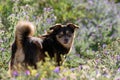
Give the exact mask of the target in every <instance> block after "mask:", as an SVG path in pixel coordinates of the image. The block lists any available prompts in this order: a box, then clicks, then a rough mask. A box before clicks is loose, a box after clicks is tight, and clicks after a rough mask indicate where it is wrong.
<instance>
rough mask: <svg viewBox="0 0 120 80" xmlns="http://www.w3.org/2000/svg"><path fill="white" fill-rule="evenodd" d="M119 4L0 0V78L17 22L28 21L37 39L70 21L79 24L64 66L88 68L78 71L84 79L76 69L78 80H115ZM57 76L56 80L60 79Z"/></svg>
mask: <svg viewBox="0 0 120 80" xmlns="http://www.w3.org/2000/svg"><path fill="white" fill-rule="evenodd" d="M119 2H120V0H0V73H3V74H0V79H2V78H4V77H3V75H5V73H6V71H7V70H8V62H9V59H10V56H11V48H10V46H11V44H12V42H13V41H14V27H15V25H16V24H17V22H18V21H20V20H28V21H31V22H33V24H34V25H35V26H36V28H37V31H36V33H35V35H36V36H37V35H39V34H43V33H44V32H45V31H47V30H48V29H49V28H50V27H52V25H54V24H56V23H61V24H66V23H69V22H70V23H74V24H76V25H78V26H79V30H77V31H76V37H75V40H74V46H73V48H72V50H71V52H70V54H69V55H68V57H67V59H66V62H65V63H66V64H65V65H64V66H63V67H65V69H66V67H68V68H69V69H71V68H75V67H78V66H81V65H87V67H90V70H88V71H85V70H83V72H81V71H79V74H81V75H83V76H84V77H83V78H81V77H79V76H80V75H77V74H78V72H77V70H76V72H75V73H76V75H75V76H74V77H76V78H77V79H90V80H91V79H93V80H94V79H100V80H101V79H103V80H104V79H108V80H109V79H116V80H117V78H116V76H118V77H119V76H120V3H119ZM96 69H97V70H96ZM94 71H98V72H94ZM43 72H44V71H43ZM84 72H86V73H84ZM93 72H94V73H93ZM71 73H72V72H71ZM88 73H91V74H88ZM92 73H93V74H92ZM98 73H99V74H98ZM60 74H63V73H62V72H61V73H60ZM97 75H100V76H98V77H97ZM51 76H53V75H51ZM58 76H59V75H57V78H59V79H62V78H63V76H62V77H60V76H59V77H58ZM67 76H68V75H67ZM68 77H70V76H68ZM55 78H56V77H55ZM53 79H54V77H53ZM119 79H120V77H119ZM66 80H67V79H66Z"/></svg>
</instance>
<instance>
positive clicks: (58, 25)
mask: <svg viewBox="0 0 120 80" xmlns="http://www.w3.org/2000/svg"><path fill="white" fill-rule="evenodd" d="M61 27H62V25H61V24H56V25H54V26H53V27H51V28H50V30H58V29H59V28H61Z"/></svg>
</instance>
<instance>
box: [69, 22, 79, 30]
mask: <svg viewBox="0 0 120 80" xmlns="http://www.w3.org/2000/svg"><path fill="white" fill-rule="evenodd" d="M67 27H71V28H72V29H79V27H78V26H77V25H75V24H73V23H68V24H67Z"/></svg>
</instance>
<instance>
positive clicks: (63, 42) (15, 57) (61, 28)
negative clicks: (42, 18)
mask: <svg viewBox="0 0 120 80" xmlns="http://www.w3.org/2000/svg"><path fill="white" fill-rule="evenodd" d="M78 28H79V27H77V26H76V25H74V24H72V23H68V24H66V25H62V24H56V25H54V26H52V27H51V28H49V32H47V33H46V34H44V35H41V36H39V37H34V33H35V27H34V26H33V24H32V23H30V22H27V21H20V22H19V23H18V24H17V26H16V30H15V40H14V42H13V44H12V49H11V51H12V55H11V60H10V62H9V72H10V74H12V72H13V71H15V70H17V69H18V68H19V64H20V65H21V66H22V67H23V68H22V69H27V66H33V67H34V68H35V69H37V62H39V61H45V57H47V55H46V53H48V55H49V57H50V58H51V59H52V58H56V59H55V61H56V65H57V66H60V65H62V62H63V60H62V58H61V55H67V54H68V53H69V51H70V50H71V47H72V45H73V41H74V37H75V31H76V29H78Z"/></svg>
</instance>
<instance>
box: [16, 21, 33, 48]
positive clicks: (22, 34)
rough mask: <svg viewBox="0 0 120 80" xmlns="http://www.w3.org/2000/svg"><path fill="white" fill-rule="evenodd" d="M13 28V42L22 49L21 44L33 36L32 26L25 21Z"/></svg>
mask: <svg viewBox="0 0 120 80" xmlns="http://www.w3.org/2000/svg"><path fill="white" fill-rule="evenodd" d="M15 28H16V30H15V41H16V42H17V45H18V46H19V47H22V45H21V43H22V42H24V41H26V40H27V39H28V38H29V37H31V36H33V35H34V32H35V27H34V26H33V24H32V23H30V22H27V21H20V22H18V24H17V26H16V27H15Z"/></svg>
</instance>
